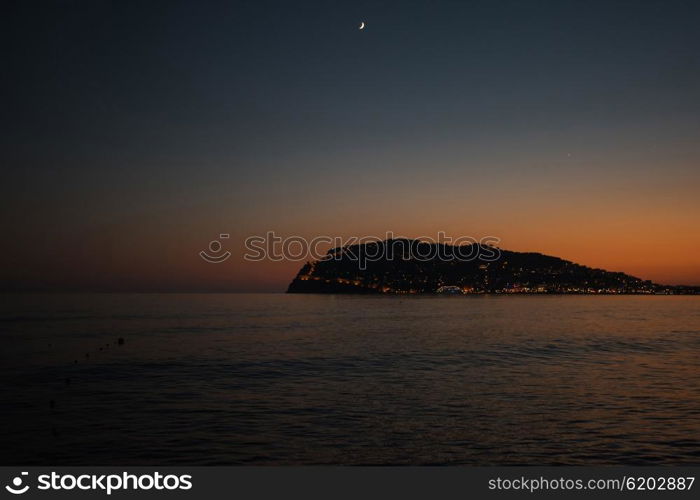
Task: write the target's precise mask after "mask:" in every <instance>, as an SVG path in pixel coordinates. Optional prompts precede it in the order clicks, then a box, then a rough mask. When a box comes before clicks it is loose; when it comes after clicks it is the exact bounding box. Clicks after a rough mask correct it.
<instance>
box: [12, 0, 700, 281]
mask: <svg viewBox="0 0 700 500" xmlns="http://www.w3.org/2000/svg"><path fill="white" fill-rule="evenodd" d="M0 18H1V19H2V21H0V23H1V26H0V31H2V34H1V35H0V36H1V37H2V42H3V49H4V50H3V57H2V64H3V87H4V91H3V98H2V114H1V119H2V131H3V133H2V136H1V137H2V138H1V139H0V140H1V141H2V148H1V151H2V167H3V182H2V192H1V195H2V203H3V210H2V223H3V235H4V238H3V248H2V261H1V262H2V263H1V264H0V266H1V267H0V277H1V278H2V281H3V287H4V288H6V289H17V290H19V289H22V290H24V289H27V290H30V289H49V290H134V291H139V290H144V291H145V290H148V291H150V290H163V291H186V290H190V291H216V290H222V291H223V290H230V291H279V290H284V288H285V287H286V285H287V283H288V282H289V281H290V280H291V278H292V277H293V276H294V274H295V272H296V270H297V269H298V268H299V267H300V263H298V262H283V263H270V262H263V263H257V264H251V263H247V262H244V261H243V260H242V259H241V252H242V242H243V239H244V238H245V237H246V236H249V235H254V234H264V233H265V232H267V231H269V230H273V231H276V232H277V233H279V234H280V235H301V236H307V237H311V236H315V235H321V234H324V235H331V236H336V235H338V236H350V235H356V236H364V235H379V236H381V235H383V234H385V232H386V231H393V232H394V233H396V234H399V235H403V236H408V237H418V236H435V235H436V234H437V232H438V231H445V232H446V233H447V234H449V235H452V236H453V237H458V236H474V237H477V238H478V237H481V236H487V235H494V236H497V237H500V238H501V244H500V246H501V247H503V248H507V249H510V250H518V251H538V252H543V253H547V254H550V255H556V256H559V257H562V258H566V259H569V260H573V261H576V262H579V263H581V264H586V265H589V266H593V267H602V268H605V269H608V270H612V271H624V272H627V273H630V274H633V275H635V276H639V277H641V278H644V279H652V280H655V281H658V282H661V283H669V284H700V232H699V231H698V228H699V227H700V196H699V195H698V193H700V28H699V27H700V4H699V3H698V2H695V1H669V0H664V1H612V0H608V1H601V2H597V1H590V0H587V1H567V0H559V1H551V2H548V1H542V0H538V1H534V0H533V1H525V0H520V1H494V0H492V1H484V2H476V1H400V2H398V1H397V2H382V1H374V2H359V1H353V2H335V1H334V2H289V1H286V2H269V1H260V0H255V1H252V0H251V1H245V2H234V1H229V2H203V1H198V2H194V1H192V2H173V1H167V2H165V1H164V2H128V1H114V2H100V1H64V2H34V1H16V2H5V3H4V4H3V7H2V15H0ZM361 21H364V22H365V23H366V28H365V29H364V30H362V31H360V30H358V26H359V24H360V22H361ZM220 233H231V239H230V240H229V241H228V242H225V245H226V246H227V247H228V249H229V250H231V251H232V252H233V253H234V255H233V258H231V259H230V260H229V261H227V262H225V263H223V264H217V265H213V264H208V263H206V262H203V261H202V259H200V257H199V256H198V252H199V250H202V249H206V247H207V245H208V243H209V241H211V240H212V239H216V237H217V236H218V235H219V234H220Z"/></svg>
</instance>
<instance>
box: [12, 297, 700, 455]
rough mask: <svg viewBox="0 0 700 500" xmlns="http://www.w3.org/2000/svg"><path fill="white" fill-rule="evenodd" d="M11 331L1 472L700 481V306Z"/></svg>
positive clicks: (305, 302)
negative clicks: (527, 473) (694, 468)
mask: <svg viewBox="0 0 700 500" xmlns="http://www.w3.org/2000/svg"><path fill="white" fill-rule="evenodd" d="M0 329H1V337H0V339H1V341H2V348H1V352H2V354H1V356H2V367H1V368H0V373H1V375H2V398H1V404H2V417H1V418H2V421H1V422H0V423H1V424H2V425H1V426H0V450H1V451H0V453H1V454H2V456H1V460H2V463H3V464H55V465H59V464H61V465H66V464H91V465H92V464H319V463H321V464H479V465H486V464H700V297H653V296H647V297H613V296H605V297H596V296H541V297H535V296H523V297H493V296H491V297H488V296H487V297H483V296H482V297H410V298H400V297H354V296H320V295H283V294H269V295H266V294H260V295H157V294H151V295H148V294H145V295H128V294H121V295H120V294H116V295H92V296H85V295H44V296H41V295H20V296H5V297H3V304H2V306H1V309H0ZM119 337H122V338H124V340H125V342H124V344H123V345H118V344H117V342H116V341H117V339H118V338H119ZM108 344H109V345H108Z"/></svg>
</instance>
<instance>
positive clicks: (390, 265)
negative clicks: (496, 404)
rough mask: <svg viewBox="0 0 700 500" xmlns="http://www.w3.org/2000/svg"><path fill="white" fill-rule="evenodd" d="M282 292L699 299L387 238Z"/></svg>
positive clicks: (618, 279)
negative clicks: (626, 296)
mask: <svg viewBox="0 0 700 500" xmlns="http://www.w3.org/2000/svg"><path fill="white" fill-rule="evenodd" d="M416 255H420V256H428V257H427V258H416V257H415V256H416ZM464 255H474V256H481V255H488V256H489V258H488V259H484V258H481V257H475V258H472V259H468V260H465V259H464V258H463V256H464ZM363 256H364V258H363ZM367 256H381V257H379V258H371V259H370V258H367ZM431 256H432V257H431ZM460 257H462V258H460ZM287 293H336V294H438V295H443V294H446V295H478V294H499V295H515V294H517V295H522V294H529V295H542V294H565V295H700V287H696V286H672V285H661V284H658V283H654V282H652V281H649V280H642V279H640V278H637V277H634V276H630V275H628V274H625V273H621V272H611V271H606V270H603V269H594V268H590V267H588V266H584V265H581V264H576V263H574V262H571V261H567V260H564V259H561V258H559V257H553V256H549V255H543V254H540V253H534V252H513V251H509V250H503V249H497V250H496V251H494V248H493V247H484V246H482V245H479V244H473V245H467V246H462V247H454V246H451V245H446V244H437V243H427V242H423V241H420V240H411V239H395V240H385V241H380V242H372V243H364V244H361V245H354V246H349V247H343V248H334V249H331V250H329V251H328V253H327V254H326V256H325V257H324V258H323V259H320V260H316V261H313V262H307V263H306V264H305V265H304V266H303V267H302V268H301V269H300V270H299V272H298V273H297V275H296V277H295V278H294V279H293V280H292V282H291V283H290V284H289V287H288V289H287Z"/></svg>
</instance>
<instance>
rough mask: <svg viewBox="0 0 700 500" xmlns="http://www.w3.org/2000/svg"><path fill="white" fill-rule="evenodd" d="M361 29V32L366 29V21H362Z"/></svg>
mask: <svg viewBox="0 0 700 500" xmlns="http://www.w3.org/2000/svg"><path fill="white" fill-rule="evenodd" d="M360 29H361V30H363V29H365V22H364V21H362V22H361V23H360Z"/></svg>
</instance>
